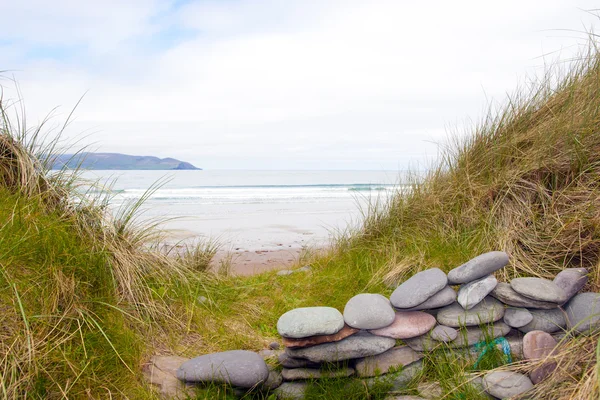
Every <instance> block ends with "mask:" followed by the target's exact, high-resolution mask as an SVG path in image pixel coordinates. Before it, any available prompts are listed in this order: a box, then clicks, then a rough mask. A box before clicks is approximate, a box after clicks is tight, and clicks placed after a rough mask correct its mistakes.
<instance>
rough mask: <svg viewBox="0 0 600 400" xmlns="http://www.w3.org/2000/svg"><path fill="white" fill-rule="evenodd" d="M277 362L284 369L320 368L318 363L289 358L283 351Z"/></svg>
mask: <svg viewBox="0 0 600 400" xmlns="http://www.w3.org/2000/svg"><path fill="white" fill-rule="evenodd" d="M277 360H278V361H279V364H281V366H282V367H284V368H319V367H320V366H321V364H320V363H315V362H312V361H309V360H307V359H305V358H293V357H290V355H289V354H288V353H286V352H285V351H284V352H283V353H281V354H280V355H279V357H278V358H277Z"/></svg>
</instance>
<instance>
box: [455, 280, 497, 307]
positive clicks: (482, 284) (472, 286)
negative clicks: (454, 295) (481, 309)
mask: <svg viewBox="0 0 600 400" xmlns="http://www.w3.org/2000/svg"><path fill="white" fill-rule="evenodd" d="M497 284H498V280H497V279H496V278H495V277H494V276H493V275H488V276H484V277H483V278H480V279H477V280H476V281H472V282H469V283H465V284H464V285H462V286H461V287H460V289H458V304H460V305H461V306H462V307H463V308H464V309H465V310H470V309H471V308H473V307H475V306H476V305H477V304H479V303H480V302H481V300H483V299H484V298H485V297H486V296H487V295H488V294H490V292H491V291H492V290H494V288H495V287H496V285H497Z"/></svg>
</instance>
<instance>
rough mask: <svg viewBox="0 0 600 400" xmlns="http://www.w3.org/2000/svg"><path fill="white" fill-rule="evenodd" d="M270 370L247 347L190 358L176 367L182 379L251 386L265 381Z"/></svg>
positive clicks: (178, 376)
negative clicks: (245, 348)
mask: <svg viewBox="0 0 600 400" xmlns="http://www.w3.org/2000/svg"><path fill="white" fill-rule="evenodd" d="M268 377H269V369H268V368H267V364H266V363H265V361H264V360H263V359H262V357H261V356H259V355H258V354H256V353H254V352H252V351H246V350H231V351H224V352H221V353H213V354H206V355H203V356H200V357H196V358H192V359H191V360H189V361H186V362H184V363H183V364H181V366H180V367H179V369H177V378H178V379H180V380H182V381H185V382H221V383H228V384H230V385H232V386H237V387H241V388H252V387H254V386H256V385H259V384H261V383H263V382H264V381H266V380H267V378H268Z"/></svg>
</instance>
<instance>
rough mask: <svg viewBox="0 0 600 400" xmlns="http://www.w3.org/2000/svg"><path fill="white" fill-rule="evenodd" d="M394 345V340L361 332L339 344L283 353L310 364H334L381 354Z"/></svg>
mask: <svg viewBox="0 0 600 400" xmlns="http://www.w3.org/2000/svg"><path fill="white" fill-rule="evenodd" d="M395 344H396V340H395V339H392V338H386V337H383V336H375V335H372V334H370V333H368V332H364V331H361V332H359V333H357V334H355V335H352V336H349V337H347V338H346V339H343V340H340V341H339V342H333V343H324V344H319V345H316V346H312V347H304V348H297V349H290V348H287V349H285V351H286V353H287V354H288V355H289V356H290V357H293V358H305V359H307V360H310V361H312V362H336V361H343V360H350V359H354V358H362V357H368V356H374V355H376V354H381V353H383V352H385V351H387V350H389V349H391V348H392V347H394V346H395Z"/></svg>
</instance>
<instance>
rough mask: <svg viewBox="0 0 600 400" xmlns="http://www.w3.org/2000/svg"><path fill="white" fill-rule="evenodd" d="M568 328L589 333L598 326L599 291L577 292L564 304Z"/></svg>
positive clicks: (599, 318)
mask: <svg viewBox="0 0 600 400" xmlns="http://www.w3.org/2000/svg"><path fill="white" fill-rule="evenodd" d="M565 311H566V312H567V317H568V320H569V328H570V329H573V330H574V331H575V332H578V333H591V332H594V331H597V330H598V328H600V293H592V292H586V293H579V294H578V295H575V297H573V298H572V299H571V301H569V302H568V303H567V305H566V306H565Z"/></svg>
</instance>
